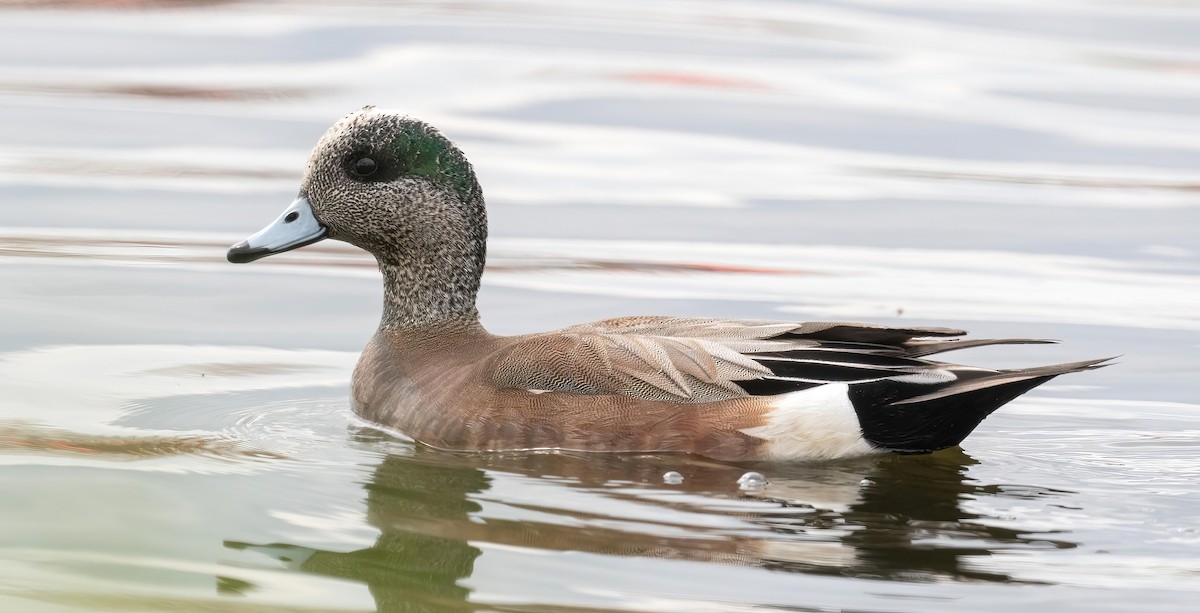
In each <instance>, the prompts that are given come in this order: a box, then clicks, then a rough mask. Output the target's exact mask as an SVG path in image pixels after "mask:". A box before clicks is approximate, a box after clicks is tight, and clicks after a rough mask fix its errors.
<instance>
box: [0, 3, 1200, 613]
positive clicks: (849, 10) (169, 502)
mask: <svg viewBox="0 0 1200 613" xmlns="http://www.w3.org/2000/svg"><path fill="white" fill-rule="evenodd" d="M1197 32H1200V10H1198V9H1197V8H1196V7H1195V6H1193V5H1191V4H1188V3H1175V2H1138V3H1101V2H1092V3H1082V2H1072V1H1068V0H1057V1H1051V2H1045V1H1042V2H974V3H970V4H969V5H964V4H963V3H958V2H940V1H937V0H911V1H907V2H872V1H867V2H852V1H828V2H812V3H797V2H741V3H718V2H706V1H700V0H682V1H679V2H673V3H667V4H664V3H653V4H648V3H641V2H624V1H617V2H606V3H595V4H592V5H588V4H583V3H570V4H563V3H557V2H547V1H544V0H543V1H532V0H531V1H528V2H507V3H458V2H428V3H403V4H390V3H374V2H357V3H336V4H335V3H322V2H288V3H265V2H264V3H255V2H220V3H207V2H192V3H183V4H181V5H179V6H177V7H174V8H162V7H160V6H156V5H152V4H147V5H145V6H142V5H140V4H139V3H137V2H122V3H113V6H111V7H106V6H105V5H104V4H103V3H76V2H60V3H8V4H6V5H4V6H3V7H2V8H0V286H2V287H4V292H3V293H0V322H2V323H0V399H2V401H0V492H3V496H2V497H0V610H2V611H22V612H25V611H32V612H42V611H47V612H56V613H57V612H62V611H162V610H177V611H247V612H248V611H254V612H264V611H298V610H302V611H371V610H379V611H401V610H403V611H408V610H503V611H547V610H577V611H594V610H628V611H740V610H771V609H782V610H841V609H849V610H860V611H963V610H980V611H984V610H986V611H1011V610H1014V609H1018V608H1020V609H1024V610H1033V611H1043V610H1044V611H1050V610H1054V611H1059V610H1063V609H1073V610H1089V611H1091V610H1112V611H1126V610H1139V611H1175V610H1190V609H1191V608H1193V607H1194V603H1195V601H1196V598H1197V596H1198V594H1197V593H1198V592H1200V511H1198V510H1197V509H1200V486H1198V485H1197V483H1200V462H1198V461H1197V453H1198V452H1200V405H1198V404H1197V400H1196V399H1197V397H1198V396H1197V391H1198V390H1200V384H1198V383H1197V379H1196V373H1197V372H1200V357H1198V356H1200V352H1198V351H1197V348H1200V315H1198V313H1200V309H1198V308H1197V307H1198V306H1200V252H1198V249H1197V246H1196V245H1197V243H1196V241H1195V235H1196V231H1197V228H1200V206H1198V205H1200V171H1198V170H1197V168H1200V114H1198V113H1197V109H1200V78H1198V75H1200V36H1196V33H1197ZM367 103H374V104H380V105H384V106H390V107H399V108H403V109H405V110H406V111H408V112H410V113H412V114H414V115H417V116H419V117H422V118H425V119H427V120H429V121H430V122H432V123H434V124H435V125H437V126H439V127H440V128H442V129H443V130H444V131H445V132H446V133H447V134H449V135H450V136H451V137H452V138H453V139H454V140H455V141H456V142H458V143H459V144H460V146H462V148H463V149H464V150H465V151H466V152H467V154H468V156H469V157H470V158H471V160H472V162H473V163H474V165H475V167H476V169H477V171H478V172H479V175H480V179H481V181H482V183H483V185H484V189H485V191H486V193H487V195H488V201H489V207H490V215H491V228H492V236H493V242H492V247H491V258H490V268H489V271H488V273H487V275H486V276H485V287H484V290H483V295H482V296H481V305H480V306H481V310H482V312H483V314H484V322H485V324H486V325H487V326H488V327H489V328H490V329H492V330H493V331H495V332H498V333H517V332H524V331H532V330H538V329H547V328H552V327H556V326H562V325H568V324H572V323H577V322H580V321H586V320H591V319H599V318H603V317H611V316H617V315H624V314H659V313H661V314H679V315H723V316H732V317H747V318H796V319H868V320H872V321H879V322H883V323H905V324H915V325H921V324H932V325H946V326H957V327H965V328H968V329H971V330H972V331H973V332H974V333H975V334H978V335H981V336H1030V337H1045V338H1057V339H1061V340H1062V341H1063V344H1062V345H1056V346H1030V347H1023V346H1014V347H1001V348H994V349H983V350H975V351H972V352H964V353H963V354H962V355H961V356H955V357H956V358H957V357H961V358H962V359H964V360H970V361H974V362H978V363H982V364H985V365H989V366H999V367H1003V366H1015V365H1029V364H1036V363H1047V362H1053V361H1068V360H1076V359H1084V358H1091V357H1102V356H1106V355H1114V354H1121V355H1122V356H1123V357H1122V358H1121V359H1120V363H1119V364H1118V365H1116V366H1113V367H1111V368H1107V369H1104V370H1100V371H1096V372H1089V373H1083V374H1079V375H1074V376H1070V377H1064V378H1062V379H1059V380H1056V381H1054V382H1052V384H1048V385H1046V386H1043V387H1041V388H1038V390H1036V391H1035V392H1033V393H1031V394H1029V395H1027V396H1025V397H1023V398H1021V399H1019V400H1017V401H1016V402H1014V403H1012V404H1011V405H1009V406H1007V407H1005V408H1004V409H1003V410H1002V411H1000V412H999V413H997V414H995V415H994V416H992V417H991V418H989V419H988V420H987V421H986V422H985V423H984V424H983V426H982V427H981V428H980V429H979V431H977V432H976V433H975V434H974V435H973V436H972V437H970V438H969V439H968V440H967V441H966V444H965V446H964V447H963V449H961V450H947V451H944V452H941V453H938V454H934V455H930V456H912V457H900V456H884V457H876V458H866V459H860V460H853V461H843V462H832V463H823V464H809V465H804V464H800V465H731V464H723V463H718V462H712V461H708V460H703V459H700V458H683V457H668V456H607V457H594V456H582V455H574V454H533V455H491V456H479V455H469V454H465V455H459V454H449V453H440V452H433V451H430V450H427V449H424V448H421V447H419V446H417V445H414V444H413V443H411V442H409V441H406V440H404V439H402V438H398V437H396V436H393V435H392V434H389V433H387V432H381V431H379V430H377V429H374V428H372V427H370V425H369V424H364V423H361V422H359V421H357V420H355V419H354V418H353V417H352V416H351V415H350V413H349V410H348V403H347V382H348V378H349V375H350V372H351V369H352V368H353V364H354V361H355V359H356V357H357V354H358V351H359V350H360V349H361V347H362V345H363V343H364V342H365V339H366V338H367V337H368V336H369V335H370V333H371V332H372V330H373V329H374V326H375V323H376V321H377V318H378V311H379V305H380V298H381V291H380V288H379V281H378V275H377V273H376V272H375V271H374V269H373V267H372V262H371V261H370V260H369V259H368V258H366V257H365V256H363V255H362V254H359V253H356V252H354V251H353V250H352V249H349V248H346V247H344V246H340V245H336V244H331V243H322V244H319V245H314V246H312V247H310V248H307V249H304V250H301V251H298V252H294V253H289V254H285V255H282V256H278V257H275V258H270V259H268V260H264V261H262V262H258V263H255V264H252V265H249V266H232V265H229V264H226V263H225V262H224V250H225V247H226V246H228V245H229V244H230V243H232V242H234V241H236V240H240V239H242V238H244V237H245V236H247V235H248V234H250V233H251V232H253V231H255V230H257V229H258V228H260V227H262V226H263V225H264V224H265V223H266V222H267V221H269V220H270V219H273V218H274V217H275V216H276V215H278V213H279V212H280V211H281V210H283V208H284V207H285V206H286V205H287V204H288V203H289V202H290V201H291V199H292V197H293V196H294V194H295V191H296V186H297V181H298V179H299V174H300V171H301V168H302V165H303V163H304V160H305V158H306V156H307V152H308V148H309V147H310V146H311V145H312V144H313V143H314V142H315V140H316V138H317V137H318V136H319V135H320V134H321V133H322V132H323V131H324V130H325V128H326V127H327V126H328V125H329V124H330V123H332V121H334V120H335V119H336V118H338V117H340V116H341V115H343V114H345V113H347V112H349V111H351V110H353V109H356V108H358V107H360V106H362V105H364V104H367ZM671 472H675V473H678V475H679V476H681V477H682V478H683V481H682V482H680V483H676V482H674V481H675V480H674V479H670V480H667V479H665V476H666V475H668V474H670V473H671ZM748 472H757V473H760V474H761V475H762V477H763V479H764V480H766V481H768V483H766V484H762V485H761V487H754V488H749V489H741V488H739V484H738V479H739V477H741V476H742V475H744V474H746V473H748Z"/></svg>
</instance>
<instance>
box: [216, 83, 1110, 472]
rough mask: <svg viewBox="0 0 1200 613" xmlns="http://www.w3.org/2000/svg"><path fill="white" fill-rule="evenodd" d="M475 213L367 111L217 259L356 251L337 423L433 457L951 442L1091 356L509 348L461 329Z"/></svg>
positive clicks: (459, 184)
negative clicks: (999, 359) (1023, 362)
mask: <svg viewBox="0 0 1200 613" xmlns="http://www.w3.org/2000/svg"><path fill="white" fill-rule="evenodd" d="M486 233H487V231H486V214H485V212H484V206H483V197H482V192H481V190H480V188H479V185H478V183H477V182H476V180H475V176H474V173H473V172H472V170H471V168H470V165H469V164H468V163H467V162H466V158H465V157H464V156H463V155H462V153H461V152H460V151H459V150H458V149H457V148H455V147H454V146H453V145H452V144H450V142H449V141H448V140H446V139H445V138H444V137H442V136H441V135H440V134H439V133H437V132H436V131H435V130H433V129H432V128H430V127H429V126H427V125H425V124H423V123H421V122H419V121H416V120H413V119H409V118H406V117H402V116H399V115H395V114H391V113H386V112H383V111H379V110H376V109H374V108H371V107H368V108H366V109H363V110H361V111H359V112H357V113H354V114H352V115H350V116H349V117H347V118H345V119H343V120H342V121H341V122H338V123H337V124H335V125H334V126H333V127H332V128H330V130H329V132H327V133H326V134H325V136H324V137H323V138H322V139H321V141H320V142H319V143H318V144H317V147H316V148H315V149H314V151H313V155H312V158H311V159H310V161H309V168H308V171H307V173H306V175H305V180H304V184H303V186H302V189H301V195H300V197H298V198H297V199H296V202H294V203H293V204H292V206H291V207H289V208H288V210H286V211H285V212H284V214H283V215H282V216H280V218H279V219H278V220H276V222H275V223H273V224H272V225H271V226H268V227H267V228H266V229H264V230H263V231H261V232H259V233H258V234H256V235H254V236H253V237H251V238H250V239H248V241H246V242H243V243H241V244H239V245H235V246H234V247H233V248H232V249H231V250H230V254H229V259H230V260H231V261H235V262H247V261H251V260H254V259H257V258H259V257H263V256H266V255H270V254H272V253H278V252H281V251H286V250H289V249H294V248H296V247H300V246H303V245H306V244H309V243H311V242H315V241H317V240H321V239H323V238H326V237H329V238H336V239H341V240H345V241H347V242H350V243H352V244H355V245H358V246H360V247H362V248H364V249H366V250H368V251H370V252H371V253H372V254H373V255H375V257H376V259H377V260H378V261H379V265H380V270H381V271H382V272H383V275H384V283H385V305H384V314H383V318H382V322H381V324H380V327H379V330H378V331H377V332H376V334H375V336H374V338H372V339H371V341H370V343H369V344H368V345H367V348H366V349H365V350H364V352H363V354H362V357H361V358H360V360H359V363H358V366H357V367H356V368H355V372H354V380H353V385H352V399H353V404H354V410H355V412H356V413H357V414H359V415H360V416H362V417H363V418H365V419H367V420H369V421H372V422H376V423H379V424H382V425H385V426H388V427H392V428H395V429H398V430H400V431H402V432H404V433H405V434H407V435H409V436H411V437H413V438H414V439H416V440H418V441H421V442H422V443H425V444H428V445H431V446H433V447H438V448H444V449H458V450H478V451H494V450H527V449H563V450H580V451H603V452H635V451H636V452H682V453H694V454H699V455H704V456H708V457H713V458H718V459H727V460H802V459H828V458H838V457H848V456H856V455H864V454H869V453H875V452H883V451H897V452H905V453H923V452H929V451H933V450H936V449H941V448H945V447H950V446H953V445H957V444H958V443H959V442H961V441H962V439H963V438H964V437H966V435H967V434H969V433H970V432H971V431H972V430H973V429H974V428H975V426H977V425H978V424H979V423H980V421H982V420H983V418H985V417H986V416H987V415H989V414H990V413H991V412H992V411H994V410H995V409H996V408H998V407H999V406H1001V405H1003V404H1004V403H1006V402H1008V401H1009V400H1011V399H1013V398H1015V397H1017V396H1019V395H1020V394H1022V393H1024V392H1025V391H1027V390H1029V389H1031V388H1033V387H1035V386H1037V385H1039V384H1041V383H1043V382H1045V381H1047V380H1049V379H1051V378H1053V377H1055V376H1057V375H1059V374H1063V373H1066V372H1074V371H1079V370H1086V369H1090V368H1095V367H1097V366H1098V365H1099V364H1100V362H1102V360H1095V361H1088V362H1080V363H1074V364H1062V365H1056V366H1047V367H1038V368H1030V369H1020V370H1005V371H996V370H987V369H981V368H974V367H966V366H956V365H950V364H944V363H940V362H933V361H929V360H926V359H924V356H927V355H931V354H934V353H940V352H943V351H948V350H952V349H958V348H964V347H974V346H980V345H989V344H1001V343H1036V342H1043V341H1036V340H1028V339H998V340H988V339H983V340H949V339H951V337H956V336H960V335H962V334H964V332H962V331H960V330H952V329H946V328H890V327H884V326H876V325H871V324H857V323H797V322H775V321H744V320H727V319H699V318H670V317H629V318H622V319H613V320H605V321H600V322H595V323H591V324H583V325H579V326H573V327H570V328H565V329H562V330H557V331H554V332H547V333H541V334H531V335H524V336H496V335H492V334H489V333H488V332H487V331H486V330H484V329H483V327H482V326H481V325H480V324H479V316H478V313H477V311H476V309H475V297H476V294H477V292H478V288H479V278H480V275H481V274H482V271H483V264H484V251H485V244H486Z"/></svg>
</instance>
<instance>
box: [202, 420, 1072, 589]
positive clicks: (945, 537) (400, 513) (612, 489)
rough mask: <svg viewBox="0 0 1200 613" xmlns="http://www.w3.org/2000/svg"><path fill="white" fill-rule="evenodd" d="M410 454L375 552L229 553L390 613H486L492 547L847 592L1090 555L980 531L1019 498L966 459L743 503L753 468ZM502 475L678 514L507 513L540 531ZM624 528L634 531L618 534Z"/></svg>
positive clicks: (859, 471)
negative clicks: (499, 483)
mask: <svg viewBox="0 0 1200 613" xmlns="http://www.w3.org/2000/svg"><path fill="white" fill-rule="evenodd" d="M356 438H357V440H359V441H360V444H361V443H362V442H364V441H365V442H370V441H378V440H380V439H379V436H378V435H376V434H373V432H372V431H371V430H361V431H360V432H359V433H358V434H357V435H356ZM411 451H415V452H416V453H415V454H413V453H411V452H410V453H408V454H403V455H388V456H385V457H384V458H383V460H382V462H381V463H380V464H379V465H378V466H377V467H376V468H375V469H374V470H373V472H372V474H371V477H370V479H369V480H368V481H367V482H366V483H364V484H363V488H364V490H365V492H366V518H365V520H366V522H367V523H368V524H369V525H371V526H373V527H374V528H376V529H377V530H378V531H379V536H378V538H377V539H376V540H375V542H374V543H373V544H372V545H371V546H370V547H367V548H363V549H357V550H353V551H331V550H322V549H316V548H311V547H307V546H305V545H304V544H302V543H261V544H254V543H247V542H241V541H226V542H225V546H226V547H228V548H230V549H233V550H238V551H245V552H253V553H256V554H260V555H262V556H266V557H269V558H272V559H275V560H277V561H279V562H280V563H282V564H283V566H284V568H286V569H288V570H291V571H298V572H302V573H309V574H314V575H321V576H327V577H336V578H341V579H349V580H353V581H356V582H360V583H363V584H365V585H366V586H368V587H369V589H370V592H371V594H372V596H373V597H374V598H375V601H376V605H377V607H378V610H379V611H408V610H414V609H422V608H423V606H434V605H436V606H437V607H439V608H443V607H444V608H447V609H456V608H457V607H453V606H451V605H452V604H453V603H454V602H460V604H461V608H463V609H469V608H471V607H470V606H468V605H467V604H466V601H467V600H468V598H469V597H470V595H471V590H470V588H469V587H468V584H469V582H468V581H466V580H467V579H469V578H470V577H471V574H472V572H473V571H474V568H475V563H476V560H477V559H479V558H480V556H483V557H484V558H486V557H487V555H488V554H487V553H485V552H484V551H483V549H481V547H482V548H484V549H487V548H488V546H489V545H490V546H497V545H499V546H509V547H518V548H524V549H527V550H532V551H538V550H540V551H575V552H586V553H594V554H603V555H610V556H621V557H648V558H656V559H674V560H690V561H699V562H710V563H718V564H726V565H737V566H753V567H760V568H764V569H770V570H776V571H785V572H792V573H808V574H818V575H828V576H836V577H857V578H864V579H888V580H901V581H910V582H911V581H930V582H933V581H944V580H954V581H983V582H1000V583H1013V582H1018V583H1022V582H1025V581H1021V580H1016V579H1014V578H1013V577H1011V576H1009V575H1006V574H1004V573H998V572H989V571H987V570H985V569H981V568H977V564H976V562H977V561H978V560H979V558H983V557H986V556H989V555H991V554H992V553H993V552H995V551H998V550H1019V549H1025V548H1030V549H1043V548H1051V549H1069V548H1073V547H1075V546H1076V544H1075V543H1073V542H1071V541H1070V540H1067V539H1064V538H1061V537H1060V536H1056V535H1053V534H1039V533H1035V532H1027V531H1020V530H1015V529H1011V528H1007V527H999V526H995V525H990V524H988V523H984V522H977V521H975V520H976V519H978V518H979V515H977V514H974V513H971V512H968V511H965V510H964V509H963V507H962V502H963V501H964V500H966V499H968V498H971V497H974V496H995V495H1009V494H1008V493H1007V490H1010V489H1012V488H1011V486H1008V487H1004V488H1001V487H997V486H990V487H982V486H980V485H978V484H977V483H975V482H973V481H972V480H970V479H968V478H967V477H966V468H967V467H968V466H971V465H973V464H975V463H976V461H975V460H974V459H972V458H971V457H970V456H968V455H966V454H964V453H962V452H961V451H957V450H953V451H947V452H944V453H939V454H935V455H932V456H925V457H887V458H876V459H871V460H863V461H860V462H855V463H850V465H846V464H844V463H843V464H840V465H827V466H822V465H816V466H795V467H783V466H778V467H772V468H773V469H774V470H773V472H772V483H771V488H770V492H769V493H765V494H761V495H752V496H746V495H739V494H738V493H737V492H736V489H737V488H736V487H735V486H734V485H733V480H734V479H736V478H737V475H738V474H739V473H740V472H742V471H744V470H745V469H744V467H741V466H734V465H719V464H715V463H711V462H708V461H704V460H699V459H688V458H672V457H662V456H637V457H632V456H630V457H622V456H609V457H601V458H596V457H587V456H577V455H571V454H557V453H550V454H541V455H535V456H530V457H518V456H511V457H504V456H471V455H463V456H447V455H445V454H441V453H437V452H429V451H425V450H423V449H421V448H416V449H413V450H411ZM480 465H482V466H485V467H486V468H480ZM667 467H675V468H681V469H682V470H683V471H684V472H685V474H686V475H687V476H686V479H685V481H684V483H683V484H681V485H677V486H670V487H661V488H659V487H654V486H652V485H640V486H636V487H635V486H632V485H631V484H653V483H654V481H655V479H656V477H657V476H658V475H660V474H661V471H662V470H663V469H664V468H667ZM495 471H500V472H501V473H504V474H507V475H510V476H511V475H520V477H522V478H532V479H554V480H556V481H558V482H559V483H561V484H562V487H566V488H570V489H572V490H577V491H582V492H587V493H589V494H591V495H593V496H595V497H597V499H608V500H623V501H625V502H626V503H631V504H635V505H638V506H648V507H651V508H654V507H658V508H661V509H663V510H664V511H668V512H667V513H663V514H661V515H657V514H655V515H653V517H654V519H650V518H649V517H647V518H646V519H643V520H641V521H638V520H636V519H633V518H632V517H622V516H620V515H612V514H610V511H607V510H606V509H604V508H603V507H599V506H597V507H593V508H590V509H587V508H577V507H572V506H570V504H567V505H563V506H560V505H559V504H558V503H557V501H556V500H554V499H547V500H544V501H541V502H540V503H536V504H521V503H519V502H513V501H507V502H506V504H508V505H512V506H514V507H516V508H518V509H523V510H526V511H529V512H530V513H529V515H531V516H540V518H539V519H531V518H521V519H508V518H503V517H499V518H498V517H492V516H491V513H489V512H488V511H487V510H485V506H484V505H483V504H481V501H485V502H486V501H495V500H497V499H496V498H495V497H494V496H492V495H491V494H489V489H490V488H491V485H492V481H493V478H492V476H494V475H495V474H496V472H495ZM1033 491H1036V493H1034V494H1030V493H1029V492H1033ZM1062 493H1069V492H1059V493H1056V492H1053V491H1048V490H1039V488H1033V487H1031V488H1027V489H1026V491H1024V492H1022V493H1021V494H1019V495H1037V496H1051V497H1053V496H1055V495H1056V494H1062ZM751 503H754V504H751ZM699 513H703V514H706V515H708V516H709V517H708V520H707V521H709V522H711V521H712V518H713V517H712V516H714V515H715V516H719V517H722V518H724V521H722V522H721V525H720V526H719V527H716V528H715V529H713V528H712V527H710V528H709V529H702V528H701V526H699V525H691V524H689V523H688V520H689V519H690V517H689V516H690V515H692V514H699ZM632 515H636V513H635V514H632ZM621 524H628V527H627V528H625V529H622V528H620V527H616V526H619V525H621ZM1033 583H1037V582H1036V581H1035V582H1033ZM223 589H231V588H223ZM414 603H421V604H414ZM422 605H423V606H422Z"/></svg>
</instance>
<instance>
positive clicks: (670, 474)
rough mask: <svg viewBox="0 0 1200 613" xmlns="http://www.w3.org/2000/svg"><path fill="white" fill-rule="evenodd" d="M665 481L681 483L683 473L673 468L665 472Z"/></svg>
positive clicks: (674, 483) (672, 483)
mask: <svg viewBox="0 0 1200 613" xmlns="http://www.w3.org/2000/svg"><path fill="white" fill-rule="evenodd" d="M663 483H666V484H668V485H679V484H680V483H683V475H681V474H679V473H677V472H675V471H673V470H668V471H667V472H665V473H663Z"/></svg>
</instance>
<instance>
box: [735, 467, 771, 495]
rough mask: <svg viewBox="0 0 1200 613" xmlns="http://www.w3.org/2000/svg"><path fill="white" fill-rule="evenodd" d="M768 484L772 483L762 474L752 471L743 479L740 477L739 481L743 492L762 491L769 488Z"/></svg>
mask: <svg viewBox="0 0 1200 613" xmlns="http://www.w3.org/2000/svg"><path fill="white" fill-rule="evenodd" d="M768 483H770V481H767V478H766V477H764V476H762V473H756V472H754V471H750V472H748V473H746V474H744V475H742V476H741V477H738V480H737V484H738V488H740V489H743V490H761V489H762V488H764V487H767V484H768Z"/></svg>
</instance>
